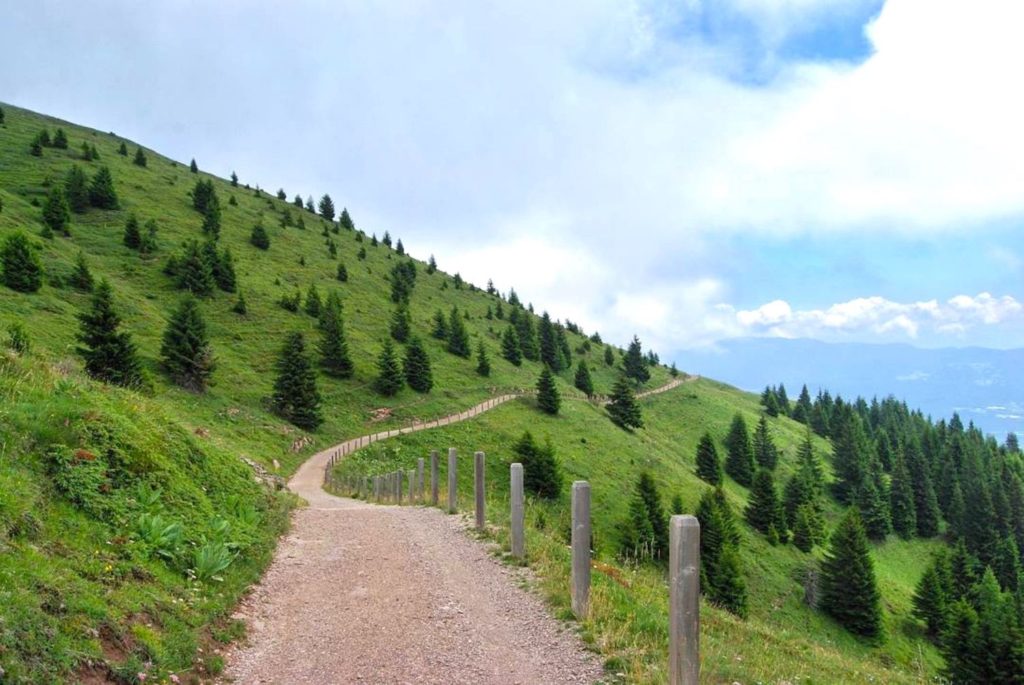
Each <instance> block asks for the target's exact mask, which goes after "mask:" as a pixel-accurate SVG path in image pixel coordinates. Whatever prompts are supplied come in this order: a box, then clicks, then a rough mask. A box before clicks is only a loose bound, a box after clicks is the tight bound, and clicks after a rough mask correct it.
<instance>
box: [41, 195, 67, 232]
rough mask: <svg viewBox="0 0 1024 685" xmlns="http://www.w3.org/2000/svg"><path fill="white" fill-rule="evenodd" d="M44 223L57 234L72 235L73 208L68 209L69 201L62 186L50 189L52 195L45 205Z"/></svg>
mask: <svg viewBox="0 0 1024 685" xmlns="http://www.w3.org/2000/svg"><path fill="white" fill-rule="evenodd" d="M43 223H45V224H46V226H47V228H49V229H50V230H51V231H54V232H55V233H63V234H64V235H70V234H71V228H70V227H71V208H70V207H68V200H67V198H66V197H64V189H63V188H62V187H61V186H58V185H54V186H51V187H50V193H49V194H48V195H47V196H46V203H45V204H44V205H43Z"/></svg>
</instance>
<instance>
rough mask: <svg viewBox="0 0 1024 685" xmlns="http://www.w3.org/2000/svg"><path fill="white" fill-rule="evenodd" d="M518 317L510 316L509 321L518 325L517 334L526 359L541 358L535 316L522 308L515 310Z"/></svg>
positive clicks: (534, 359) (532, 360) (535, 359)
mask: <svg viewBox="0 0 1024 685" xmlns="http://www.w3.org/2000/svg"><path fill="white" fill-rule="evenodd" d="M513 313H514V314H515V315H516V318H515V319H514V320H513V319H512V318H511V317H510V318H509V323H511V324H512V325H514V326H515V327H516V335H517V336H518V337H519V349H520V351H521V352H522V354H523V358H524V359H528V360H529V361H531V362H535V361H538V360H539V359H540V349H539V347H538V345H537V333H536V331H535V330H534V328H533V317H532V316H530V315H529V314H527V313H526V312H525V311H524V310H522V309H516V310H514V311H513Z"/></svg>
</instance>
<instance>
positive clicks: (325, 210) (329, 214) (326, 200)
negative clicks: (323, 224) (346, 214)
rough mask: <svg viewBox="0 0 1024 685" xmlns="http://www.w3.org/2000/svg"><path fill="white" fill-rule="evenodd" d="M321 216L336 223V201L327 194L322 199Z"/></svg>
mask: <svg viewBox="0 0 1024 685" xmlns="http://www.w3.org/2000/svg"><path fill="white" fill-rule="evenodd" d="M320 216H322V217H323V218H325V219H327V220H328V221H334V201H333V200H331V196H330V195H328V194H327V193H324V196H323V197H321V198H320Z"/></svg>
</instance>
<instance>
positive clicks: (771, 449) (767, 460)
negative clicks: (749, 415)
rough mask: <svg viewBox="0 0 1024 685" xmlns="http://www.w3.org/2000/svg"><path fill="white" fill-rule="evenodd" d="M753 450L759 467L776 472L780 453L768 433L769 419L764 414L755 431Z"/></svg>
mask: <svg viewBox="0 0 1024 685" xmlns="http://www.w3.org/2000/svg"><path fill="white" fill-rule="evenodd" d="M753 448H754V461H755V462H757V465H758V466H760V467H761V468H763V469H768V470H769V471H774V470H775V465H776V464H778V462H779V451H778V448H776V447H775V442H774V441H773V440H772V436H771V433H770V432H769V431H768V419H767V418H765V415H764V414H761V419H760V420H759V421H758V422H757V428H755V429H754V440H753Z"/></svg>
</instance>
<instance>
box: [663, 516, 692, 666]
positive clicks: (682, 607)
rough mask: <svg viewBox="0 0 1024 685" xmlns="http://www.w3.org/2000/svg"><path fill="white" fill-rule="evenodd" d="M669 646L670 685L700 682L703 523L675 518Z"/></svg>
mask: <svg viewBox="0 0 1024 685" xmlns="http://www.w3.org/2000/svg"><path fill="white" fill-rule="evenodd" d="M668 582H669V587H668V589H669V600H668V605H669V645H668V662H669V663H668V665H669V678H668V680H669V683H671V685H698V682H699V681H700V522H699V521H698V520H697V518H696V517H695V516H673V517H672V519H671V520H670V522H669V543H668Z"/></svg>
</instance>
